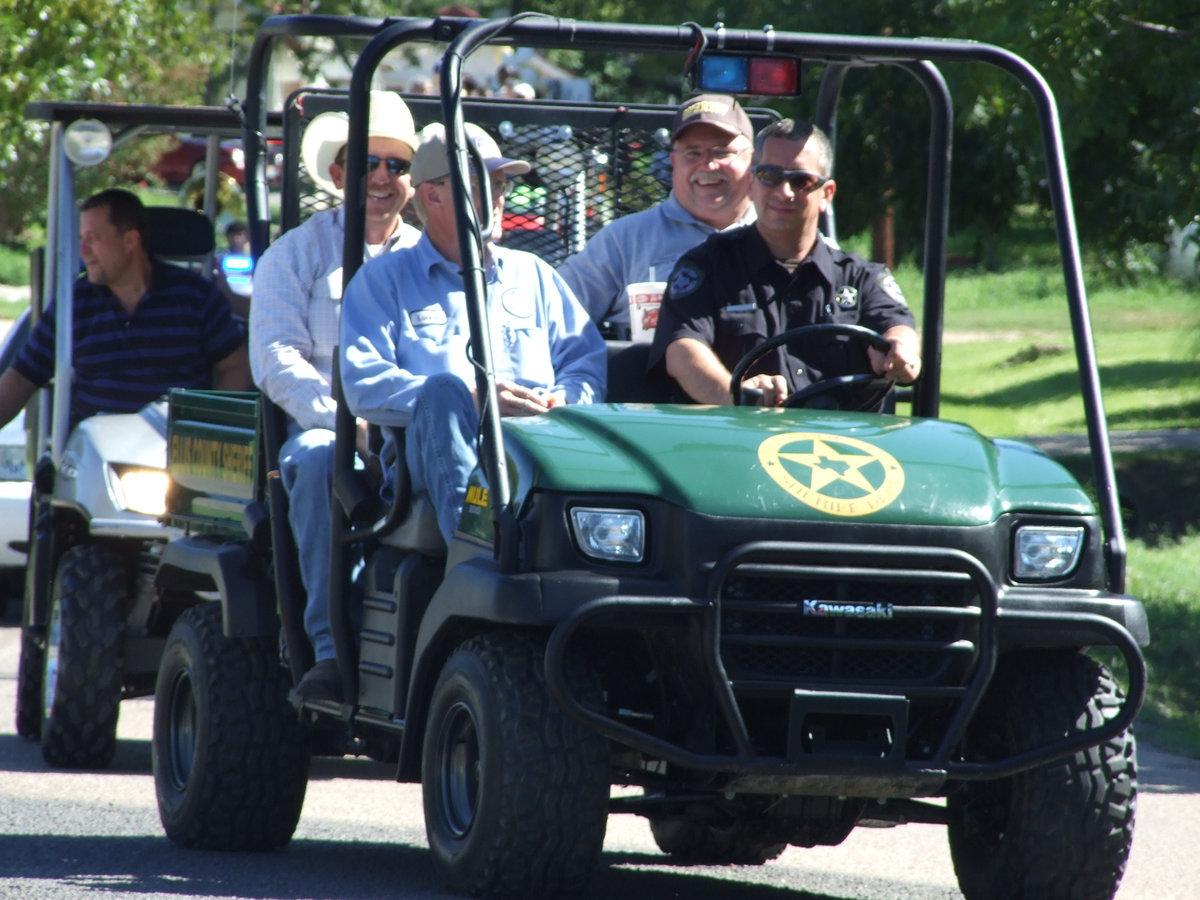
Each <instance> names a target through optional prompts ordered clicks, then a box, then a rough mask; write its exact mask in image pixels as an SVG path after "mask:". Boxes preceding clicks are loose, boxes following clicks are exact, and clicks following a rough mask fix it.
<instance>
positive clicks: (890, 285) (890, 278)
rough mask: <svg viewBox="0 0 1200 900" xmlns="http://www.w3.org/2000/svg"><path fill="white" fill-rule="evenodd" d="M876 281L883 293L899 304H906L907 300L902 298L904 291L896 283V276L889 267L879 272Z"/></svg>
mask: <svg viewBox="0 0 1200 900" xmlns="http://www.w3.org/2000/svg"><path fill="white" fill-rule="evenodd" d="M878 281H879V287H880V288H881V289H882V290H883V292H884V293H885V294H887V295H888V296H889V297H891V298H892V299H893V300H895V301H896V302H897V303H899V304H900V305H901V306H905V307H907V306H908V301H907V300H905V299H904V291H902V290H900V285H899V284H897V283H896V276H895V275H893V274H892V273H891V271H890V270H889V269H884V270H883V271H882V272H880V273H879V279H878Z"/></svg>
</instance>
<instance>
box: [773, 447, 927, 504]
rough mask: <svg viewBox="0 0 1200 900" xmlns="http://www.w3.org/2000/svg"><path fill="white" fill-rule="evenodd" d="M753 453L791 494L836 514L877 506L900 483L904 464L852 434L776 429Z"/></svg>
mask: <svg viewBox="0 0 1200 900" xmlns="http://www.w3.org/2000/svg"><path fill="white" fill-rule="evenodd" d="M758 459H759V462H761V463H762V466H763V468H764V469H765V470H766V473H767V474H768V475H769V476H770V477H771V479H772V480H773V481H774V482H775V483H776V484H778V485H779V486H780V487H782V488H783V489H784V490H785V491H787V492H788V493H789V494H790V495H791V496H793V497H795V498H796V499H797V500H799V501H800V502H802V503H804V504H807V505H808V506H811V507H812V508H813V509H817V510H820V511H822V512H827V513H830V514H832V515H835V516H865V515H869V514H870V513H874V512H878V511H879V510H881V509H883V508H884V507H885V506H887V505H889V504H890V503H891V502H892V501H893V500H895V499H896V497H898V496H899V495H900V491H901V490H902V489H903V488H904V469H902V468H901V466H900V463H898V462H896V459H895V457H893V456H892V455H891V454H889V453H887V452H885V451H883V450H881V449H879V448H878V447H876V446H875V445H874V444H869V443H867V442H866V441H861V440H859V439H857V438H850V437H841V436H837V435H830V434H816V433H809V432H801V431H795V432H790V433H787V434H777V435H775V436H774V437H770V438H767V440H765V441H763V442H762V443H761V444H760V445H759V447H758Z"/></svg>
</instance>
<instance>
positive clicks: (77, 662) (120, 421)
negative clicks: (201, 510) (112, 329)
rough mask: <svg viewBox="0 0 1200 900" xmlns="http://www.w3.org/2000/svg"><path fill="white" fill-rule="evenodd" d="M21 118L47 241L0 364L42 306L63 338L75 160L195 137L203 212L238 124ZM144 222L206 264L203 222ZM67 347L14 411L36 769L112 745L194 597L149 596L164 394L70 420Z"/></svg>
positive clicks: (160, 217) (20, 722)
mask: <svg viewBox="0 0 1200 900" xmlns="http://www.w3.org/2000/svg"><path fill="white" fill-rule="evenodd" d="M25 113H26V117H27V118H30V119H34V120H38V121H44V122H46V123H48V124H49V127H50V137H51V139H50V157H51V165H50V171H51V176H50V183H49V193H48V203H47V210H48V214H47V222H46V234H47V242H46V247H45V248H39V249H38V250H36V251H35V253H34V258H33V263H34V265H33V269H34V273H35V277H34V278H33V290H32V302H31V304H30V309H29V310H28V312H27V313H25V314H23V316H22V317H21V319H19V320H18V322H17V323H15V325H14V327H13V329H12V330H11V331H10V333H9V335H8V337H7V338H6V343H5V347H4V350H3V355H4V357H5V358H7V359H10V360H11V358H12V357H13V356H15V354H16V352H17V351H18V349H19V347H20V346H23V344H24V342H25V340H26V338H27V337H28V334H29V330H30V328H31V327H32V324H33V323H34V322H36V321H37V319H38V318H39V317H40V316H42V315H43V314H44V313H47V312H48V311H49V310H51V309H53V310H54V312H55V315H56V317H57V318H56V328H57V334H58V335H60V336H61V335H70V334H71V316H72V303H71V298H72V291H73V286H74V284H75V281H76V279H77V278H78V277H79V275H80V269H81V263H80V257H79V214H78V210H77V200H80V199H82V198H81V197H76V193H77V191H76V182H77V179H78V177H79V175H80V173H81V172H82V171H83V170H84V169H87V168H88V167H91V166H97V165H100V164H102V163H105V162H106V161H108V160H109V159H110V155H111V156H112V159H113V160H120V159H121V155H120V154H121V151H122V150H123V149H124V148H127V147H128V145H130V144H131V143H136V142H137V141H139V140H141V139H142V138H144V137H155V136H161V135H175V134H189V135H194V136H197V138H198V139H200V140H203V141H205V142H207V144H208V146H209V156H208V160H209V161H210V166H211V170H206V175H205V177H204V178H203V179H202V180H201V183H202V184H203V185H207V186H208V187H207V188H206V189H205V191H204V193H203V208H204V209H207V210H215V209H216V207H217V203H216V196H217V184H218V180H217V178H216V172H217V168H216V166H217V152H216V148H217V147H218V146H219V144H220V141H221V139H222V138H228V139H231V138H236V137H240V135H241V129H242V123H241V119H240V118H239V117H238V115H237V114H236V113H235V112H234V111H232V110H229V109H224V108H220V107H168V106H142V105H133V104H124V103H120V104H118V103H85V102H39V103H31V104H29V106H27V107H26V110H25ZM143 146H145V145H143ZM126 159H128V157H126ZM106 186H108V185H106ZM147 222H148V226H149V227H148V228H147V229H146V232H147V233H146V234H145V235H144V240H145V243H146V248H147V250H148V251H149V252H150V253H151V255H152V256H156V257H161V258H163V259H166V260H167V261H169V262H172V263H176V264H181V265H185V266H192V267H196V268H198V269H199V270H201V271H202V272H203V273H204V274H205V275H208V274H210V273H211V269H212V261H213V250H214V235H213V225H212V222H211V220H210V219H209V218H207V217H205V216H204V215H202V214H201V213H199V212H197V211H196V210H195V209H185V208H182V207H180V206H179V205H176V204H171V205H151V206H148V207H147ZM52 302H53V307H52V306H51V303H52ZM72 349H73V348H72V345H71V341H70V340H63V341H60V342H59V344H58V350H57V352H56V355H55V374H54V378H53V380H52V381H51V382H50V384H49V385H47V387H46V388H45V389H43V390H41V391H39V392H38V393H37V394H36V395H35V397H34V399H33V400H32V401H31V402H30V404H29V408H28V410H27V412H26V419H25V422H26V429H27V432H28V457H29V459H30V468H31V470H32V471H33V472H34V476H33V485H32V491H31V499H30V506H31V511H30V516H29V522H30V526H29V548H30V549H29V557H28V563H27V566H26V578H25V592H24V600H23V612H22V620H21V659H20V664H19V668H18V688H17V703H16V729H17V733H18V734H20V735H22V736H24V737H27V738H31V739H34V740H38V741H40V742H41V745H42V752H43V756H44V757H45V759H46V761H47V762H48V763H49V764H51V765H54V766H64V767H70V768H103V767H105V766H107V765H108V764H109V763H110V762H111V760H112V756H113V753H114V752H115V750H116V735H117V719H118V710H119V703H120V701H121V700H122V699H127V698H130V697H139V696H146V695H148V694H150V693H153V691H154V684H155V678H156V673H157V671H158V660H159V654H160V653H161V651H162V647H163V644H164V643H165V640H166V636H167V633H168V632H169V631H170V629H171V626H172V625H173V624H174V621H175V618H176V617H177V616H178V615H179V613H180V612H181V611H182V609H183V608H184V607H185V606H187V605H190V604H191V603H193V602H195V600H194V598H193V597H192V595H191V594H183V595H170V594H156V593H155V592H154V590H153V584H152V576H153V573H154V571H155V570H156V569H157V566H158V554H159V552H160V551H161V549H162V547H163V546H164V545H165V544H166V543H167V541H168V540H170V539H171V538H173V537H179V536H180V535H181V532H178V531H176V530H174V529H171V528H169V527H164V525H163V523H162V522H160V520H159V516H161V515H162V512H163V509H164V497H165V492H166V480H167V476H166V463H167V452H166V433H167V417H166V404H165V398H164V402H159V403H154V404H150V405H148V406H147V407H145V408H144V409H142V410H141V411H140V412H137V413H129V414H120V415H102V416H93V417H91V418H88V419H85V420H83V421H82V422H79V423H77V424H76V423H72V422H71V420H70V394H71V386H72V378H73V377H74V368H73V366H72V359H71V354H72Z"/></svg>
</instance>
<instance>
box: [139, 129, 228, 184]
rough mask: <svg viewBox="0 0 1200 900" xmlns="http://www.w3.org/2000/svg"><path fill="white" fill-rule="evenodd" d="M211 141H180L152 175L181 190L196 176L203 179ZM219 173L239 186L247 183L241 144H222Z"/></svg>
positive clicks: (192, 139)
mask: <svg viewBox="0 0 1200 900" xmlns="http://www.w3.org/2000/svg"><path fill="white" fill-rule="evenodd" d="M207 153H208V141H207V140H206V139H204V138H196V137H180V138H177V139H176V144H175V146H174V147H173V148H172V149H170V150H168V151H167V152H166V153H164V154H163V155H162V156H160V157H159V158H158V162H156V163H155V164H154V169H153V172H154V174H155V175H156V176H158V177H159V178H160V179H162V182H163V184H165V185H167V186H168V187H179V186H180V185H181V184H183V183H184V182H185V181H187V180H188V179H189V178H191V177H192V176H193V175H199V176H201V177H203V175H204V157H205V155H206V154H207ZM219 168H220V171H221V172H223V173H224V174H226V175H228V176H229V177H230V178H232V179H233V180H234V181H236V182H237V183H238V184H243V183H245V180H246V154H245V151H244V150H242V145H241V142H240V141H221V160H220V163H219Z"/></svg>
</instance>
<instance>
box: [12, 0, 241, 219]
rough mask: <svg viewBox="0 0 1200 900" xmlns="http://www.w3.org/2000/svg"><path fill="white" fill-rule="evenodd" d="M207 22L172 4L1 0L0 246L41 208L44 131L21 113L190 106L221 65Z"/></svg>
mask: <svg viewBox="0 0 1200 900" xmlns="http://www.w3.org/2000/svg"><path fill="white" fill-rule="evenodd" d="M214 5H215V4H214ZM211 12H212V10H205V11H204V13H211ZM211 22H212V16H211V15H206V14H202V11H201V9H200V7H198V6H196V5H194V4H179V3H176V2H174V0H60V2H58V3H55V4H53V5H50V4H45V3H42V4H39V3H29V2H26V0H0V188H2V190H0V240H3V241H14V240H17V239H19V238H21V237H22V236H23V234H24V233H25V231H26V229H27V228H28V227H29V226H30V224H31V223H32V222H34V221H37V218H38V217H40V216H41V215H42V214H43V213H44V208H45V191H46V182H47V170H46V166H47V162H46V157H47V152H46V146H47V136H48V131H49V130H48V128H47V126H46V124H45V123H39V122H32V121H28V120H26V119H25V105H26V104H27V103H30V102H32V101H35V100H106V101H114V102H115V101H123V102H164V103H166V102H169V103H194V102H196V101H198V100H199V99H200V98H201V97H202V96H203V93H204V89H205V84H206V79H207V78H208V75H209V72H210V71H211V70H212V69H213V66H214V64H215V63H217V62H219V61H221V60H222V57H223V53H224V54H225V58H227V50H226V49H224V48H227V47H228V44H227V43H224V42H220V41H215V40H213V39H212V36H211Z"/></svg>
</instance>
